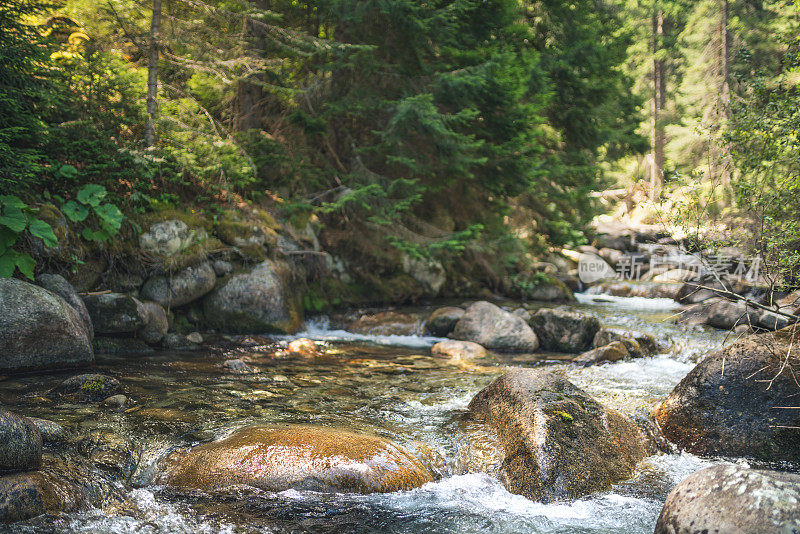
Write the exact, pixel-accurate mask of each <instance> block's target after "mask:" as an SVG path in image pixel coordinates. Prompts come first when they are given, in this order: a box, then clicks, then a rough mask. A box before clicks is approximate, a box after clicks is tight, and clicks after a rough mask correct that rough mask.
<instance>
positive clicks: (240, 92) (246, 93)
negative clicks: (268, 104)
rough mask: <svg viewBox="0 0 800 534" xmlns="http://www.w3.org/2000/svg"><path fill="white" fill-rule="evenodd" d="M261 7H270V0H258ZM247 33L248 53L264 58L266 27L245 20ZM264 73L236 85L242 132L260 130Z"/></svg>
mask: <svg viewBox="0 0 800 534" xmlns="http://www.w3.org/2000/svg"><path fill="white" fill-rule="evenodd" d="M256 4H257V6H258V7H259V8H261V9H267V10H268V9H269V8H270V3H269V1H263V0H262V1H261V2H256ZM244 24H245V27H244V31H245V35H246V37H247V39H248V40H249V47H248V52H247V53H248V55H249V56H250V57H252V58H263V57H264V47H265V46H266V36H265V35H264V28H263V27H261V26H260V25H259V24H258V23H256V22H255V21H254V20H252V19H250V18H248V19H246V20H245V23H244ZM263 81H264V74H263V73H261V72H258V73H255V74H251V75H250V76H248V77H246V78H242V79H240V80H239V83H238V84H237V86H236V115H235V125H234V126H235V128H236V129H237V130H238V131H240V132H246V131H248V130H260V129H261V120H262V115H263V107H264V96H265V95H264V87H263V86H262V85H261V84H262V83H263Z"/></svg>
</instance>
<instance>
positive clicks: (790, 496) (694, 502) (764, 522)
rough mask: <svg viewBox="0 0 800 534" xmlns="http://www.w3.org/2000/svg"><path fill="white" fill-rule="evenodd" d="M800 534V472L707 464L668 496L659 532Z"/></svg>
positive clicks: (661, 533) (659, 522)
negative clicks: (711, 465) (710, 465)
mask: <svg viewBox="0 0 800 534" xmlns="http://www.w3.org/2000/svg"><path fill="white" fill-rule="evenodd" d="M709 532H742V533H745V532H753V533H756V532H763V533H765V534H766V533H775V534H780V533H783V534H795V533H797V532H800V475H796V474H793V473H783V472H779V471H765V470H756V469H747V468H745V467H740V466H737V465H715V466H713V467H707V468H706V469H703V470H701V471H698V472H697V473H694V474H693V475H691V476H689V477H688V478H686V479H685V480H684V481H683V482H681V483H680V484H678V485H677V486H676V487H675V489H673V490H672V493H670V494H669V497H667V502H666V503H664V508H663V509H662V510H661V515H660V516H659V518H658V523H656V530H655V534H703V533H706V534H707V533H709Z"/></svg>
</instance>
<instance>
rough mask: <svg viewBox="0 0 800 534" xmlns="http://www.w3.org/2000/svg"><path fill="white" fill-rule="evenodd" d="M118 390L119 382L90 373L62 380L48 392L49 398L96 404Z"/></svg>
mask: <svg viewBox="0 0 800 534" xmlns="http://www.w3.org/2000/svg"><path fill="white" fill-rule="evenodd" d="M119 390H120V384H119V381H118V380H117V379H116V378H112V377H110V376H106V375H101V374H96V373H90V374H84V375H77V376H73V377H71V378H68V379H66V380H64V381H63V382H62V383H61V384H59V385H58V386H56V387H55V389H53V390H52V391H51V392H50V396H55V397H63V398H67V399H69V400H71V401H75V402H97V401H101V400H103V399H106V398H108V397H110V396H111V395H114V394H115V393H117V392H118V391H119Z"/></svg>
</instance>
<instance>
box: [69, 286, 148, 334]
mask: <svg viewBox="0 0 800 534" xmlns="http://www.w3.org/2000/svg"><path fill="white" fill-rule="evenodd" d="M83 302H84V303H86V308H87V309H88V310H89V315H90V316H91V318H92V324H94V331H95V332H96V333H98V334H123V333H133V332H136V331H137V330H139V329H140V328H142V327H143V326H144V325H145V324H147V310H146V309H145V307H144V306H143V305H142V303H141V302H139V300H137V299H135V298H133V297H131V296H130V295H124V294H122V293H90V294H88V295H86V296H84V297H83Z"/></svg>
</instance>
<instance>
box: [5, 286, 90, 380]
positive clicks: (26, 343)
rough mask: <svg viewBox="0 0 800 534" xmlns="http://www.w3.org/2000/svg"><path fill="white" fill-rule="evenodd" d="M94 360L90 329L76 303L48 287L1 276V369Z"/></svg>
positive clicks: (54, 365)
mask: <svg viewBox="0 0 800 534" xmlns="http://www.w3.org/2000/svg"><path fill="white" fill-rule="evenodd" d="M93 361H94V352H92V342H91V332H90V330H89V328H88V326H87V323H86V321H85V320H84V319H83V318H82V317H81V315H80V313H79V312H78V311H77V310H76V309H75V308H74V307H72V306H70V305H69V304H68V303H67V302H66V301H65V300H64V299H63V298H61V297H59V296H58V295H56V294H55V293H52V292H51V291H48V290H47V289H44V288H41V287H38V286H35V285H33V284H29V283H27V282H22V281H20V280H15V279H13V278H2V279H0V372H3V373H8V372H14V371H30V370H35V369H51V368H57V367H77V366H80V365H88V364H90V363H92V362H93Z"/></svg>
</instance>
